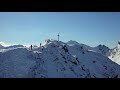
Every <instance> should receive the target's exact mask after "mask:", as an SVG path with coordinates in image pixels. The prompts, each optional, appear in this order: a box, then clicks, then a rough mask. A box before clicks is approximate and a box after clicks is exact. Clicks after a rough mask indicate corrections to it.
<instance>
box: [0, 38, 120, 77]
mask: <svg viewBox="0 0 120 90" xmlns="http://www.w3.org/2000/svg"><path fill="white" fill-rule="evenodd" d="M0 77H1V78H26V77H27V78H119V77H120V66H119V65H118V64H116V63H115V62H113V61H112V60H110V59H109V58H107V56H106V55H102V54H101V53H100V52H97V51H96V50H94V49H93V48H91V47H89V46H86V45H84V44H80V45H79V44H76V43H73V44H70V43H64V42H61V41H59V42H58V41H56V40H49V39H48V40H46V42H45V43H44V44H42V46H41V47H33V50H30V48H27V47H24V46H13V47H9V48H1V49H0Z"/></svg>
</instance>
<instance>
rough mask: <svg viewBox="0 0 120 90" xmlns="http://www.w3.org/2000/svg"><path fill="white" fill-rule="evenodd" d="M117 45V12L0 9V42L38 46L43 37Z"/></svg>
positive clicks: (119, 25)
mask: <svg viewBox="0 0 120 90" xmlns="http://www.w3.org/2000/svg"><path fill="white" fill-rule="evenodd" d="M58 32H59V33H60V40H61V41H65V42H66V41H69V40H75V41H77V42H79V43H84V44H87V45H90V46H93V47H94V46H97V45H98V44H105V45H107V46H109V47H110V48H113V47H115V46H116V44H117V41H118V40H119V39H120V13H119V12H0V42H8V43H17V44H34V45H39V43H40V42H42V43H43V42H44V40H45V39H57V33H58Z"/></svg>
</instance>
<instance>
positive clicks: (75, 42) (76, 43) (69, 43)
mask: <svg viewBox="0 0 120 90" xmlns="http://www.w3.org/2000/svg"><path fill="white" fill-rule="evenodd" d="M67 44H68V45H80V44H79V43H78V42H77V41H73V40H70V41H68V42H67Z"/></svg>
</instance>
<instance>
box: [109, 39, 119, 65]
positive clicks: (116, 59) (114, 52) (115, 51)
mask: <svg viewBox="0 0 120 90" xmlns="http://www.w3.org/2000/svg"><path fill="white" fill-rule="evenodd" d="M109 58H110V59H111V60H112V61H114V62H116V63H118V64H119V65H120V41H118V44H117V46H116V47H115V48H114V49H113V50H112V52H111V55H110V56H109Z"/></svg>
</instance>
